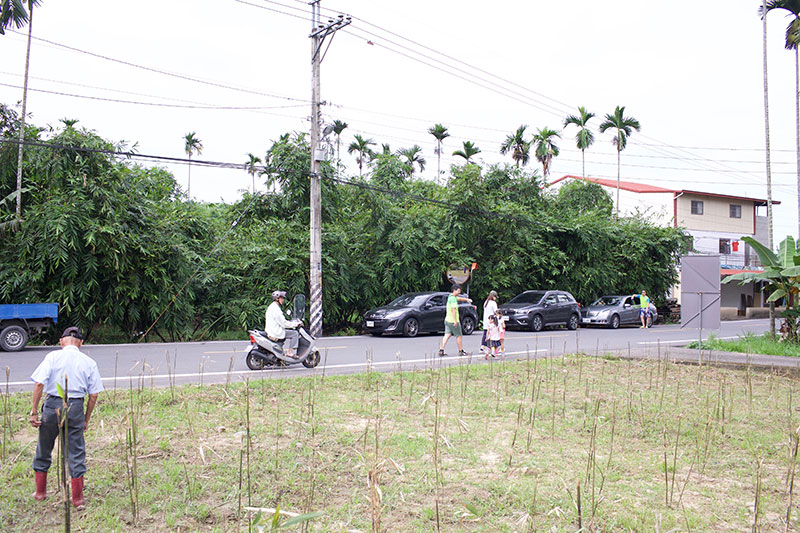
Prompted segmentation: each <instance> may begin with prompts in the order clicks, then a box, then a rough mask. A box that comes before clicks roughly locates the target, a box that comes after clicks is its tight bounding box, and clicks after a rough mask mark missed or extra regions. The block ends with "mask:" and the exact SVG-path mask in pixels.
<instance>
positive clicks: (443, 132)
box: [428, 124, 450, 181]
mask: <svg viewBox="0 0 800 533" xmlns="http://www.w3.org/2000/svg"><path fill="white" fill-rule="evenodd" d="M428 133H430V134H431V135H433V136H434V137H435V138H436V150H435V152H436V180H437V181H438V180H439V176H441V175H442V141H444V140H445V139H447V138H448V137H450V134H449V133H448V132H447V128H445V127H444V126H442V125H441V124H434V126H433V127H432V128H428Z"/></svg>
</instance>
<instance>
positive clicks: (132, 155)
mask: <svg viewBox="0 0 800 533" xmlns="http://www.w3.org/2000/svg"><path fill="white" fill-rule="evenodd" d="M0 142H3V143H9V144H17V145H19V144H20V142H19V140H18V139H10V138H8V137H0ZM22 145H23V146H35V147H39V148H50V149H58V150H73V151H76V152H86V153H92V154H103V155H110V156H114V157H123V158H126V159H143V160H148V161H153V162H163V163H174V164H187V165H189V164H191V165H195V166H201V167H211V168H227V169H237V170H247V169H248V168H249V165H248V164H247V163H226V162H223V161H207V160H203V159H188V158H183V157H169V156H164V155H152V154H140V153H138V152H135V151H130V150H129V151H122V150H106V149H102V148H87V147H83V146H70V145H65V144H55V143H52V142H44V141H22ZM253 168H255V169H257V170H258V171H259V172H260V173H261V174H279V173H287V174H290V173H294V174H301V175H305V176H308V175H310V173H309V172H308V171H299V170H295V169H286V168H280V167H270V166H266V165H254V167H253Z"/></svg>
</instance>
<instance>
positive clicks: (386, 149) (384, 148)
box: [381, 143, 392, 155]
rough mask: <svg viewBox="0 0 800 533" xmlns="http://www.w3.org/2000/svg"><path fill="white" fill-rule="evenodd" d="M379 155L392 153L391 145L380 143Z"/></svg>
mask: <svg viewBox="0 0 800 533" xmlns="http://www.w3.org/2000/svg"><path fill="white" fill-rule="evenodd" d="M381 155H392V147H391V146H390V145H389V143H381Z"/></svg>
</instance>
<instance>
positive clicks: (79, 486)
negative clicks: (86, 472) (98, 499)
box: [72, 477, 86, 511]
mask: <svg viewBox="0 0 800 533" xmlns="http://www.w3.org/2000/svg"><path fill="white" fill-rule="evenodd" d="M72 505H74V506H75V508H76V509H77V510H78V511H83V510H84V509H85V508H86V506H85V505H84V502H83V477H74V478H72Z"/></svg>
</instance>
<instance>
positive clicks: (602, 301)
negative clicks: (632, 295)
mask: <svg viewBox="0 0 800 533" xmlns="http://www.w3.org/2000/svg"><path fill="white" fill-rule="evenodd" d="M620 299H621V296H603V297H601V298H598V299H597V300H595V302H594V303H593V304H592V305H596V306H598V307H606V306H609V305H619V301H620Z"/></svg>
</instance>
